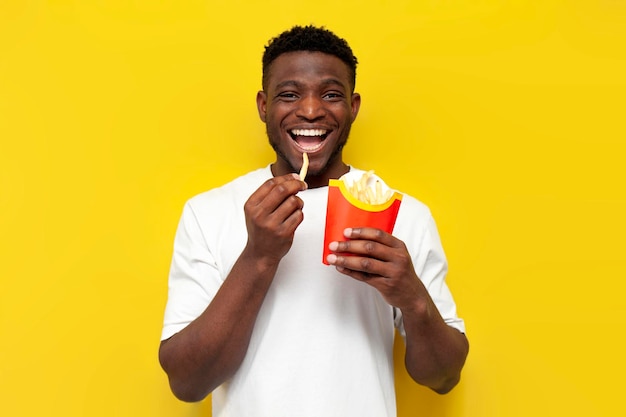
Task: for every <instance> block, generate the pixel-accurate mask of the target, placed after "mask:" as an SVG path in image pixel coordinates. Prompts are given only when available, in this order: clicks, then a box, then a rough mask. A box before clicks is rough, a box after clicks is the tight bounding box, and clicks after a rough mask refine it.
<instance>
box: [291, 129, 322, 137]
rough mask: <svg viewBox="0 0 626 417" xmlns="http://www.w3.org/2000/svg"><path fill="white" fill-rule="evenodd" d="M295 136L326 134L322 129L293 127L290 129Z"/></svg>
mask: <svg viewBox="0 0 626 417" xmlns="http://www.w3.org/2000/svg"><path fill="white" fill-rule="evenodd" d="M291 133H293V134H294V135H296V136H322V135H325V134H326V131H325V130H324V129H293V130H292V131H291Z"/></svg>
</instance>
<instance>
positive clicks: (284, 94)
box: [278, 93, 297, 100]
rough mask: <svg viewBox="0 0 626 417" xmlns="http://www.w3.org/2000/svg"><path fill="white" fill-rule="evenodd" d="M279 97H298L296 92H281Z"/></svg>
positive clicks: (292, 98)
mask: <svg viewBox="0 0 626 417" xmlns="http://www.w3.org/2000/svg"><path fill="white" fill-rule="evenodd" d="M278 97H280V98H282V99H285V100H295V99H296V98H297V96H296V94H295V93H280V94H279V95H278Z"/></svg>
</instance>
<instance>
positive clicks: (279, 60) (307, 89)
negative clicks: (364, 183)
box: [257, 26, 361, 188]
mask: <svg viewBox="0 0 626 417" xmlns="http://www.w3.org/2000/svg"><path fill="white" fill-rule="evenodd" d="M263 63H264V66H263V90H261V91H259V92H258V93H257V108H258V111H259V116H260V118H261V120H262V121H263V122H264V123H265V125H266V131H267V136H268V138H269V142H270V144H271V145H272V147H273V148H274V151H276V163H274V164H273V165H272V172H273V173H274V175H284V174H287V173H289V172H297V171H298V170H299V169H300V167H301V166H302V154H303V153H305V152H306V153H307V154H308V156H309V161H310V165H309V175H308V176H307V178H306V180H307V184H308V185H309V187H311V188H314V187H321V186H325V185H328V180H329V179H331V178H339V176H341V175H342V174H344V173H346V172H347V171H348V166H347V165H346V164H345V163H344V162H343V157H342V150H343V147H344V145H345V144H346V142H347V140H348V136H349V134H350V127H351V126H352V122H354V120H355V119H356V116H357V114H358V111H359V107H360V103H361V97H360V95H359V94H358V93H355V92H354V75H355V68H356V58H355V57H354V55H353V54H352V51H351V50H350V47H349V46H348V44H347V43H346V42H345V41H344V40H342V39H340V38H338V37H337V36H335V35H334V34H333V33H332V32H329V31H327V30H325V29H318V28H314V27H311V26H308V27H306V28H301V27H296V28H293V29H291V30H289V31H287V32H284V33H283V34H281V35H279V36H278V37H276V38H274V39H273V40H272V41H271V42H270V44H269V46H267V47H266V50H265V54H264V56H263Z"/></svg>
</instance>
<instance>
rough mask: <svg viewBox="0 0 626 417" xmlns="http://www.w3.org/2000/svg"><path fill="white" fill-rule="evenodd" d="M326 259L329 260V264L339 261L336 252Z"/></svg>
mask: <svg viewBox="0 0 626 417" xmlns="http://www.w3.org/2000/svg"><path fill="white" fill-rule="evenodd" d="M326 260H327V261H328V263H329V264H331V265H332V264H334V263H335V262H337V255H334V254H332V253H331V254H330V255H328V256H327V257H326Z"/></svg>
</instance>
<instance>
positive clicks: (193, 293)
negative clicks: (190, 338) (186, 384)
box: [161, 202, 222, 340]
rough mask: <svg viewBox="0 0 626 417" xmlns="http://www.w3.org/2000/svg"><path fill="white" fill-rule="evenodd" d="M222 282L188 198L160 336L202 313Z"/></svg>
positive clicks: (176, 237) (177, 239) (187, 322)
mask: <svg viewBox="0 0 626 417" xmlns="http://www.w3.org/2000/svg"><path fill="white" fill-rule="evenodd" d="M221 283H222V279H221V277H220V273H219V270H218V267H217V263H216V261H215V258H214V256H213V254H211V252H210V250H209V248H208V245H207V243H206V240H205V238H204V236H203V234H202V230H201V228H200V226H199V224H198V219H197V217H196V214H195V213H194V210H193V207H192V206H191V204H190V203H189V202H188V203H187V204H186V205H185V207H184V209H183V213H182V216H181V219H180V221H179V224H178V228H177V230H176V236H175V238H174V253H173V256H172V263H171V266H170V273H169V279H168V299H167V304H166V307H165V315H164V320H163V330H162V333H161V340H165V339H168V338H169V337H171V336H173V335H174V334H176V333H178V332H179V331H181V330H182V329H184V328H185V327H186V326H187V325H188V324H189V323H191V322H192V321H193V320H195V319H196V318H197V317H198V316H199V315H200V314H202V312H203V311H204V310H205V309H206V307H207V306H208V305H209V303H210V302H211V300H212V299H213V297H214V295H215V293H216V292H217V290H218V289H219V286H220V285H221Z"/></svg>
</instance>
